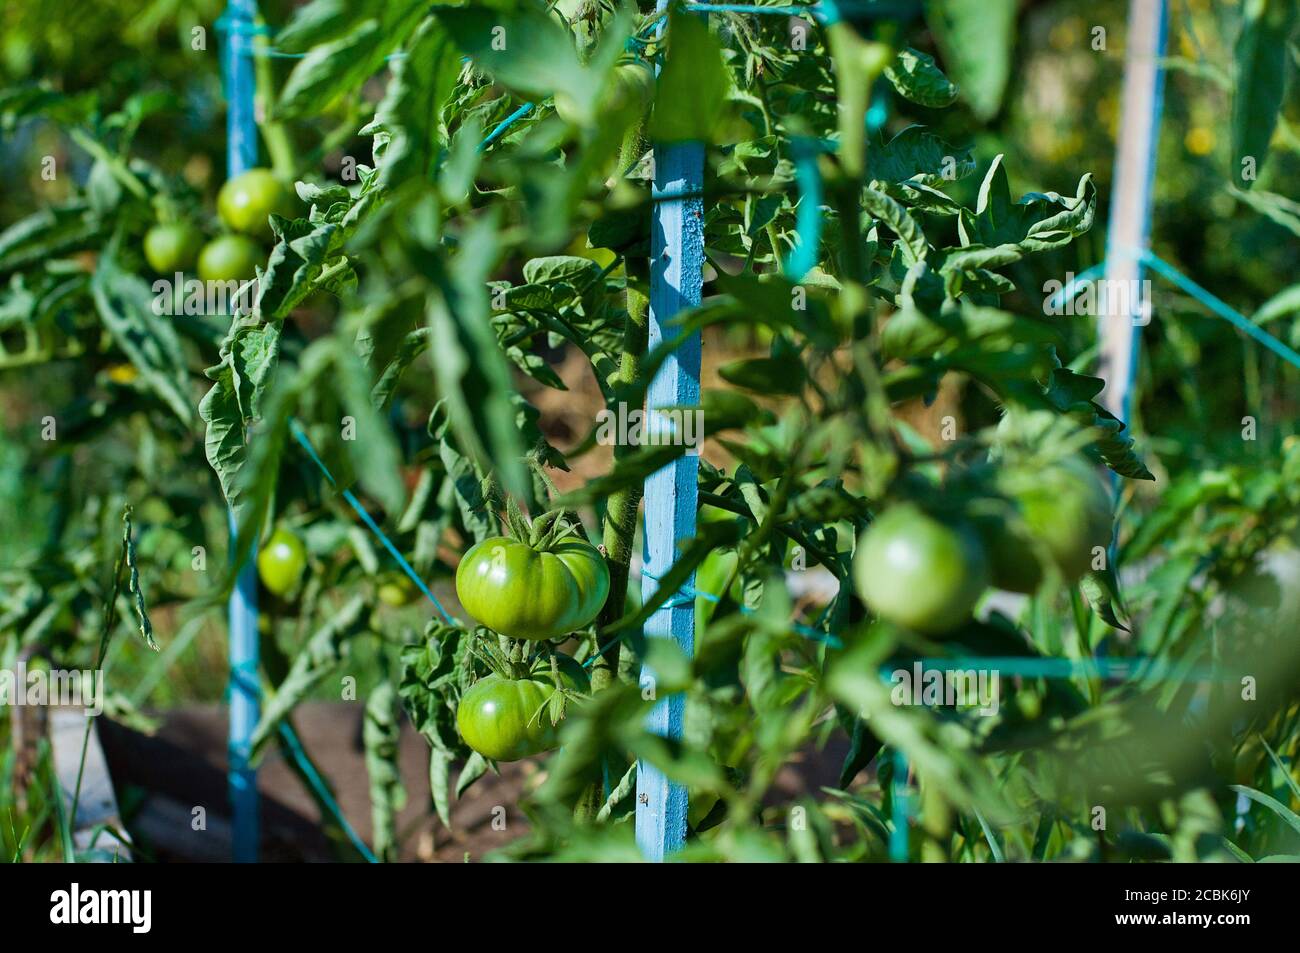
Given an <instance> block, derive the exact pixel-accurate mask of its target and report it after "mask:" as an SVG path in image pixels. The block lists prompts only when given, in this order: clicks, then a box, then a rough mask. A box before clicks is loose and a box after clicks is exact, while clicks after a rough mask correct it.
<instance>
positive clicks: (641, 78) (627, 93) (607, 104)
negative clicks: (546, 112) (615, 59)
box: [555, 63, 655, 126]
mask: <svg viewBox="0 0 1300 953" xmlns="http://www.w3.org/2000/svg"><path fill="white" fill-rule="evenodd" d="M654 93H655V74H654V72H653V71H652V70H651V69H650V67H649V66H647V65H645V64H644V63H624V64H623V65H622V66H617V67H615V68H614V75H613V76H611V77H610V80H609V85H608V86H606V87H605V90H604V92H602V93H601V95H600V101H599V102H598V103H597V104H596V109H595V115H594V116H586V115H584V114H583V112H582V110H581V109H580V108H579V107H578V104H577V103H576V102H574V100H573V98H572V97H571V96H569V95H568V94H567V93H565V92H564V91H563V90H561V91H560V92H558V93H556V94H555V113H556V115H558V116H559V117H560V118H561V119H563V120H564V121H565V122H567V123H570V124H571V125H575V126H583V125H588V124H591V123H592V122H593V121H596V122H598V121H600V119H601V117H608V116H609V115H611V114H613V113H625V114H627V115H629V116H636V117H640V116H642V115H644V114H645V111H646V110H647V109H649V108H650V103H651V101H652V100H653V99H654Z"/></svg>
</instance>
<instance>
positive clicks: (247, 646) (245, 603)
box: [222, 0, 261, 863]
mask: <svg viewBox="0 0 1300 953" xmlns="http://www.w3.org/2000/svg"><path fill="white" fill-rule="evenodd" d="M256 17H257V6H256V3H255V2H254V0H230V2H229V3H228V5H227V7H226V15H225V18H224V32H225V42H224V45H223V47H222V68H223V72H224V78H225V89H226V100H227V112H226V136H227V142H226V176H227V178H234V177H235V176H237V175H239V174H241V173H243V172H245V171H247V170H248V169H251V168H253V167H254V166H256V165H257V119H256V116H255V114H254V107H253V98H254V91H255V83H254V78H253V59H252V45H251V38H252V34H253V28H254V22H255V20H256ZM230 538H231V542H232V544H233V542H234V538H235V514H234V512H233V511H232V512H231V514H230ZM253 546H254V548H253V550H251V551H250V553H249V561H248V563H247V564H246V565H245V566H244V568H243V570H242V571H241V572H240V573H239V578H238V579H237V580H236V583H235V588H234V591H233V592H232V593H231V594H230V608H229V615H230V642H229V653H230V686H229V692H228V693H229V696H230V731H229V738H228V744H227V749H226V750H227V753H226V757H227V759H228V772H229V778H230V807H231V812H232V817H233V829H232V843H233V849H234V855H233V859H234V861H235V862H236V863H255V862H256V861H257V858H258V844H259V824H258V815H259V810H258V794H257V769H256V768H254V767H253V766H252V765H251V764H250V763H249V754H250V752H251V750H252V744H251V741H252V737H253V729H254V728H256V727H257V720H258V715H259V710H260V707H261V705H260V696H261V692H260V688H259V682H258V635H257V567H256V562H255V559H254V557H255V556H256V542H254V544H253Z"/></svg>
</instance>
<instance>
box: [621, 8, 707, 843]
mask: <svg viewBox="0 0 1300 953" xmlns="http://www.w3.org/2000/svg"><path fill="white" fill-rule="evenodd" d="M665 8H666V4H665V3H664V2H663V0H661V2H660V9H661V11H662V10H664V9H665ZM681 107H682V108H684V109H689V108H690V104H689V103H683V104H681ZM654 170H655V178H654V189H653V195H654V197H655V199H656V202H655V207H654V208H655V210H654V218H653V220H652V222H651V226H650V230H651V234H650V256H651V257H650V335H649V346H650V348H651V349H654V348H655V347H656V346H657V345H659V344H660V343H661V342H662V341H663V340H664V338H665V337H672V334H673V332H672V330H671V329H670V328H668V322H669V321H671V320H672V319H673V316H674V315H676V314H677V313H678V312H679V311H681V310H682V309H684V308H689V307H692V306H694V305H697V304H699V303H700V296H701V294H702V292H703V288H704V201H703V199H702V198H701V197H700V193H701V192H702V190H703V188H704V146H703V145H702V144H701V143H698V142H687V143H677V144H673V145H664V146H660V145H656V146H655V150H654ZM667 195H672V196H683V197H680V198H665V199H662V200H660V197H661V196H667ZM699 400H700V335H699V333H698V332H697V333H695V334H693V335H691V337H690V339H689V340H687V341H684V342H683V343H682V345H681V346H680V347H679V348H678V349H677V350H676V351H675V352H674V353H673V354H672V356H670V357H669V358H668V360H666V361H665V362H664V364H663V366H662V367H660V369H659V372H658V373H657V374H656V375H655V378H654V380H653V381H652V382H651V384H650V390H649V392H648V393H647V395H646V409H647V411H648V414H647V419H648V420H649V422H650V423H649V426H650V427H651V428H656V429H658V428H660V427H665V426H667V421H666V420H659V419H656V417H655V416H654V411H655V408H661V407H673V406H679V407H680V406H686V407H693V406H696V405H698V404H699ZM699 465H700V460H699V456H698V455H696V454H694V453H688V454H686V455H684V456H681V457H679V458H677V460H675V461H674V462H673V463H671V464H669V465H668V466H666V467H664V468H663V469H661V470H659V471H658V472H657V473H654V474H651V475H650V476H649V477H647V478H646V481H645V569H644V574H643V575H642V577H641V591H642V593H643V595H644V596H645V597H646V598H647V599H648V598H649V597H651V596H652V595H653V594H654V592H655V589H656V588H657V587H658V580H659V579H660V578H662V577H663V575H664V574H665V573H667V572H668V570H669V568H670V567H671V566H672V564H673V563H674V562H675V561H676V559H677V555H678V549H677V546H678V543H679V542H680V541H682V540H684V539H688V538H690V537H692V536H694V535H695V511H696V508H697V506H698V501H699V486H698V484H697V479H698V473H699ZM694 591H695V577H694V575H692V577H691V578H690V579H689V580H687V582H686V584H685V586H683V588H682V590H681V591H680V592H679V593H675V594H674V595H673V597H671V598H670V599H669V600H668V602H667V603H666V604H665V605H663V606H662V607H660V609H659V611H658V612H656V613H655V614H654V615H652V616H651V617H650V618H649V620H647V622H646V625H645V634H646V636H647V638H661V639H672V640H673V641H675V642H676V643H677V645H678V646H679V647H680V648H681V649H682V651H684V652H685V653H686V654H687V655H693V654H694V652H695V600H694V599H692V598H688V597H687V596H685V595H684V594H683V593H689V592H694ZM641 685H642V686H650V687H653V686H654V685H655V675H654V672H653V671H651V670H650V667H649V666H645V667H644V668H643V669H642V670H641ZM685 710H686V699H685V697H683V696H682V695H673V696H670V697H668V698H658V700H657V702H656V704H655V706H654V708H652V709H651V710H650V714H649V716H648V717H647V726H648V727H649V729H650V730H651V731H653V732H655V733H656V734H659V735H662V736H664V737H667V738H680V737H681V736H682V720H683V715H684V714H685ZM636 795H637V796H636V841H637V845H638V846H639V847H640V848H641V853H642V854H643V855H644V856H645V858H646V859H647V860H652V861H660V860H663V859H664V856H665V855H667V854H670V853H672V852H673V851H675V850H678V849H679V848H681V846H682V845H683V844H684V843H685V841H686V800H687V798H686V789H685V788H684V787H682V786H681V785H680V784H674V783H672V782H670V781H669V780H668V778H667V777H665V776H664V773H663V772H662V771H660V770H659V769H658V768H656V767H655V766H654V765H651V764H648V763H646V762H644V761H642V762H640V763H639V764H638V765H637V775H636Z"/></svg>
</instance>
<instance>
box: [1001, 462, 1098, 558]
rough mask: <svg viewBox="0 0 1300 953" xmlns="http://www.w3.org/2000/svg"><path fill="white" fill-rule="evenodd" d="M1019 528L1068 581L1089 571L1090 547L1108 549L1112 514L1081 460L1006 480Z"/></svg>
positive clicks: (1091, 554) (1094, 475) (1056, 464)
mask: <svg viewBox="0 0 1300 953" xmlns="http://www.w3.org/2000/svg"><path fill="white" fill-rule="evenodd" d="M1011 482H1012V485H1011V486H1010V487H1009V492H1010V494H1011V496H1012V497H1013V498H1014V499H1015V501H1016V502H1017V503H1018V504H1019V506H1020V514H1021V516H1022V517H1023V518H1024V524H1025V530H1026V532H1027V533H1028V535H1029V537H1030V538H1031V539H1032V540H1033V541H1034V543H1035V544H1036V545H1037V547H1039V550H1040V552H1042V553H1044V554H1045V555H1046V556H1047V557H1049V558H1050V559H1051V560H1052V562H1053V563H1054V564H1055V565H1056V568H1057V569H1059V570H1060V572H1061V576H1062V577H1063V578H1064V580H1065V582H1066V583H1074V582H1076V581H1077V580H1078V579H1079V577H1081V576H1082V575H1083V574H1084V573H1085V572H1087V571H1088V570H1089V568H1091V565H1092V560H1093V556H1094V550H1095V549H1096V547H1101V549H1102V550H1105V549H1106V548H1107V547H1108V546H1109V545H1110V540H1111V533H1112V521H1113V518H1114V513H1113V510H1112V508H1111V502H1110V492H1109V491H1108V490H1107V489H1106V487H1105V485H1103V484H1102V482H1101V479H1100V478H1099V477H1098V476H1097V474H1096V473H1095V472H1094V470H1093V467H1092V465H1091V464H1090V463H1088V461H1087V460H1085V459H1084V458H1082V457H1079V458H1071V459H1069V460H1065V461H1063V462H1061V463H1055V464H1052V465H1051V466H1049V467H1044V468H1041V469H1039V470H1037V471H1035V472H1034V473H1032V474H1029V473H1025V474H1018V475H1016V476H1015V477H1013V478H1011Z"/></svg>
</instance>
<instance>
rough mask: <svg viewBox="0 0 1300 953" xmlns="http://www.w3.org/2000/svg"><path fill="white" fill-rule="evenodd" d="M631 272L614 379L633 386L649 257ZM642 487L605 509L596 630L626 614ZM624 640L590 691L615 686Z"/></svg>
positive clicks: (619, 450)
mask: <svg viewBox="0 0 1300 953" xmlns="http://www.w3.org/2000/svg"><path fill="white" fill-rule="evenodd" d="M625 268H626V270H627V276H628V282H627V324H626V325H625V326H624V328H623V354H622V357H621V358H620V360H619V365H618V373H617V374H616V375H615V376H614V378H613V381H612V382H611V383H615V384H632V383H635V382H636V380H637V378H638V377H639V376H640V374H641V359H642V356H643V355H644V354H645V349H646V339H647V336H648V335H649V331H650V326H649V316H650V301H649V299H648V298H647V297H646V296H645V294H644V293H643V292H642V290H641V288H639V287H636V286H635V285H636V284H637V282H634V280H633V279H634V277H635V278H639V279H642V280H645V279H647V278H648V277H649V271H650V264H649V262H648V261H646V260H645V259H628V261H627V262H626V264H625ZM636 449H637V448H636V447H634V446H625V445H622V444H619V445H616V446H615V447H614V463H615V466H617V465H618V461H619V460H621V459H623V458H624V457H626V456H628V455H629V454H632V453H635V452H636ZM641 492H642V490H641V486H640V485H639V484H633V485H632V486H629V487H625V488H624V489H622V490H619V491H618V492H616V493H614V494H613V495H612V496H610V498H609V502H608V503H607V504H606V507H605V527H604V532H603V534H602V538H601V542H602V543H604V546H605V558H606V560H607V561H608V563H609V600H608V601H607V602H606V603H605V608H604V609H603V610H602V611H601V614H600V620H599V623H598V625H597V629H598V630H600V629H604V628H605V627H606V626H607V625H611V624H613V623H614V622H617V621H618V620H619V619H621V618H622V617H623V612H624V609H625V607H626V604H627V585H628V573H629V569H628V567H629V565H630V563H631V561H632V547H633V544H634V541H635V537H636V518H637V511H638V510H639V509H640V506H641ZM621 647H622V642H621V641H620V640H615V641H614V642H613V643H612V644H611V645H608V646H606V647H605V651H604V652H603V653H601V657H600V658H599V659H598V660H597V661H596V663H595V665H593V666H592V672H591V689H592V691H599V690H600V689H602V688H605V687H606V686H608V685H609V684H611V683H612V682H613V681H614V679H615V677H616V676H617V674H618V659H619V654H620V650H621Z"/></svg>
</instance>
